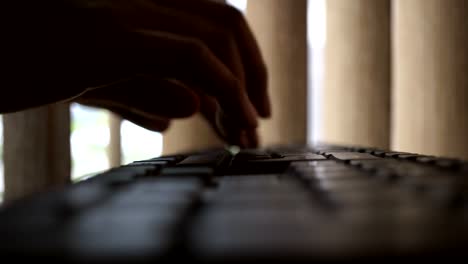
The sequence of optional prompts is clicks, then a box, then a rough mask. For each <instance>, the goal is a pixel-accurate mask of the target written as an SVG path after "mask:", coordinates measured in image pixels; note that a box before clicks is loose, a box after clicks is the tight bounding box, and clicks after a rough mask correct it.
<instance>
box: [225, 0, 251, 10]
mask: <svg viewBox="0 0 468 264" xmlns="http://www.w3.org/2000/svg"><path fill="white" fill-rule="evenodd" d="M226 2H227V3H228V4H230V5H232V6H234V7H236V8H237V9H239V10H241V11H242V12H245V10H246V9H247V0H227V1H226Z"/></svg>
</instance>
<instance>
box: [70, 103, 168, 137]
mask: <svg viewBox="0 0 468 264" xmlns="http://www.w3.org/2000/svg"><path fill="white" fill-rule="evenodd" d="M77 102H78V103H80V104H83V105H87V106H92V107H99V108H106V109H108V110H109V111H111V112H114V113H115V114H117V115H119V116H121V117H122V118H124V119H126V120H128V121H130V122H132V123H134V124H136V125H138V126H141V127H144V128H146V129H148V130H151V131H155V132H163V131H165V130H166V129H167V128H168V127H169V125H170V121H169V119H167V118H162V117H158V116H156V115H151V114H142V113H141V112H140V111H132V110H131V109H129V108H128V107H126V106H124V105H120V104H118V103H115V102H112V101H108V100H102V99H78V100H77Z"/></svg>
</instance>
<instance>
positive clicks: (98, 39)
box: [25, 0, 271, 147]
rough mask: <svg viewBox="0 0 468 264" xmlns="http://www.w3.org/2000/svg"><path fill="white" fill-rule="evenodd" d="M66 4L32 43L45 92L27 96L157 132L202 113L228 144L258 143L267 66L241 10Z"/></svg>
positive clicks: (181, 4)
mask: <svg viewBox="0 0 468 264" xmlns="http://www.w3.org/2000/svg"><path fill="white" fill-rule="evenodd" d="M71 3H73V4H74V5H75V6H72V7H71V6H66V7H65V8H63V9H62V10H60V9H58V10H59V11H54V12H52V13H51V14H50V16H49V17H47V16H46V17H47V19H46V22H45V24H44V25H42V24H41V25H42V27H43V30H44V31H45V32H42V34H40V36H38V37H40V38H39V39H38V40H37V39H36V45H35V49H37V52H43V53H45V54H46V55H44V58H42V57H40V56H41V55H38V54H35V53H33V52H31V54H30V56H29V57H33V58H35V57H37V56H39V57H40V58H38V59H37V58H36V60H39V61H40V60H42V61H46V62H47V67H44V65H42V67H34V70H35V71H36V72H35V73H34V76H36V78H35V80H36V81H41V80H44V84H42V83H39V84H40V85H41V84H42V87H43V91H45V93H39V92H38V93H36V94H35V96H36V98H35V99H31V100H36V101H35V102H49V101H57V100H61V99H68V98H72V100H73V101H76V102H79V103H82V104H85V105H90V106H98V107H104V108H107V109H109V110H111V111H114V112H116V113H117V114H119V115H121V116H122V117H123V118H126V119H128V120H130V121H132V122H134V123H136V124H138V125H141V126H143V127H145V128H147V129H151V130H155V131H163V130H165V129H166V128H167V127H168V126H169V123H170V120H171V119H173V118H182V117H187V116H190V115H192V114H194V113H196V112H198V111H200V112H201V113H202V114H203V115H204V117H205V118H206V119H207V120H208V121H209V123H210V124H211V125H212V127H213V128H214V129H215V130H216V132H217V133H218V135H220V136H221V137H222V138H223V139H224V140H226V142H227V143H229V144H236V145H239V146H242V147H255V146H256V145H257V144H258V140H257V134H256V127H257V124H258V121H257V119H258V118H259V117H268V116H269V115H270V112H271V110H270V104H269V100H268V95H267V83H266V82H267V81H266V79H267V78H266V75H267V73H266V67H265V64H264V62H263V60H262V57H261V54H260V51H259V48H258V46H257V43H256V41H255V38H254V36H253V34H252V33H251V31H250V29H249V27H248V25H247V23H246V21H245V19H244V17H243V15H242V14H241V13H240V12H239V11H237V10H235V9H234V8H232V7H229V6H227V5H221V4H217V3H213V2H210V1H204V0H198V1H195V0H178V1H174V0H135V1H112V0H95V1H91V0H83V1H71ZM62 11H63V12H62ZM25 56H26V55H25ZM26 57H27V56H26ZM49 65H50V66H49ZM38 66H39V65H38ZM48 73H49V74H48ZM50 73H54V74H53V75H52V76H51V75H50ZM44 76H48V77H49V78H52V79H53V80H47V79H45V77H44ZM47 89H51V90H53V91H47ZM54 89H55V90H54ZM57 91H58V92H57ZM51 93H53V95H51ZM50 97H52V99H51V98H50ZM31 104H34V102H31Z"/></svg>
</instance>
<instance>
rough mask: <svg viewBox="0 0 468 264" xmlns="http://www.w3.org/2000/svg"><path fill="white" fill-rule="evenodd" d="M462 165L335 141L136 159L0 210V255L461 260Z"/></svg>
mask: <svg viewBox="0 0 468 264" xmlns="http://www.w3.org/2000/svg"><path fill="white" fill-rule="evenodd" d="M467 177H468V165H467V163H466V162H463V161H459V160H453V159H446V158H438V157H431V156H422V155H417V154H412V153H401V152H390V151H384V150H379V149H367V148H358V147H344V146H326V145H321V146H312V147H299V146H289V147H286V146H280V147H272V148H265V149H248V150H241V151H240V152H238V153H233V152H231V151H228V150H225V149H217V150H209V151H208V150H207V151H202V152H197V153H189V154H185V155H174V156H164V157H159V158H154V159H148V160H143V161H136V162H133V163H131V164H127V165H124V166H121V167H118V168H114V169H111V170H109V171H106V172H104V173H101V174H98V175H96V176H95V177H91V178H89V179H86V180H84V181H82V182H80V183H77V184H74V185H71V186H69V187H67V188H65V189H63V190H57V191H54V192H50V193H45V194H41V195H37V196H35V197H33V198H32V199H28V200H23V201H21V202H18V203H15V204H12V205H10V206H8V207H5V208H3V210H2V211H1V212H0V234H1V235H0V255H2V256H4V257H6V256H12V257H15V259H34V260H36V261H37V260H39V259H41V258H44V259H46V260H49V259H56V260H60V261H62V262H92V263H101V262H102V263H120V262H131V263H137V262H145V263H146V262H154V261H156V260H189V261H197V262H245V261H247V262H252V261H281V262H287V263H290V262H310V261H314V260H324V261H348V260H356V259H379V258H386V259H388V258H390V259H391V258H403V257H414V258H415V259H418V260H421V259H425V258H427V259H430V258H433V257H438V256H466V254H468V253H466V250H464V249H465V248H466V247H467V246H468V244H467V241H468V188H467V186H468V185H467V183H468V178H467Z"/></svg>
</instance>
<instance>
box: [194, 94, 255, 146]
mask: <svg viewBox="0 0 468 264" xmlns="http://www.w3.org/2000/svg"><path fill="white" fill-rule="evenodd" d="M200 99H201V104H200V112H201V113H202V116H203V117H204V118H205V119H206V120H207V121H208V123H209V124H210V125H211V127H212V128H213V130H214V131H215V132H216V134H217V135H218V136H219V137H220V138H221V139H223V140H224V141H225V142H227V143H228V144H231V145H237V146H240V147H249V148H253V147H257V146H258V135H257V132H256V129H255V128H251V129H239V128H237V127H232V126H230V125H229V121H227V120H226V119H225V118H224V117H223V114H222V111H221V109H220V107H219V105H218V103H217V102H216V99H215V98H213V97H211V96H202V97H201V98H200Z"/></svg>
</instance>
